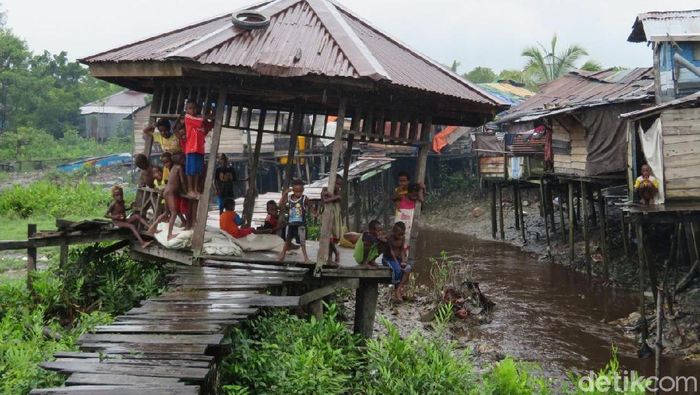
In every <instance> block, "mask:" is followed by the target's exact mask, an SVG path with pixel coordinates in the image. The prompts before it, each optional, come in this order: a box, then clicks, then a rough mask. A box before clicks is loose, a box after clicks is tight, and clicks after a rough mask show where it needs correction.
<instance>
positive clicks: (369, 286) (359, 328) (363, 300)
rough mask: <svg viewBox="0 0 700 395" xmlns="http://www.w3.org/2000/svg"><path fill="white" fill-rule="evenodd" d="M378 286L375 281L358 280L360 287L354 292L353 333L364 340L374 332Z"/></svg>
mask: <svg viewBox="0 0 700 395" xmlns="http://www.w3.org/2000/svg"><path fill="white" fill-rule="evenodd" d="M378 296H379V284H378V283H377V282H376V281H372V280H367V279H360V287H359V288H357V291H355V325H354V332H355V334H358V335H360V336H362V337H363V338H365V339H369V338H371V337H372V333H373V332H374V315H375V313H376V311H377V298H378Z"/></svg>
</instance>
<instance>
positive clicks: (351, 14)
mask: <svg viewBox="0 0 700 395" xmlns="http://www.w3.org/2000/svg"><path fill="white" fill-rule="evenodd" d="M327 1H328V2H329V3H331V4H333V5H334V6H335V7H336V8H337V9H338V10H339V11H340V12H343V13H345V14H346V15H347V16H349V17H350V18H353V19H355V20H357V21H358V22H360V23H362V24H363V25H365V26H366V27H367V28H368V29H370V30H373V31H375V32H376V33H379V34H381V35H382V36H384V38H386V39H387V40H389V41H391V42H393V43H394V44H396V45H398V46H399V47H401V48H402V49H404V50H406V51H408V52H410V53H412V54H413V55H415V56H417V57H418V58H420V59H422V60H423V61H425V62H426V63H428V64H430V65H431V66H433V67H434V68H436V69H437V70H439V71H441V72H442V73H444V74H445V75H447V76H448V77H450V78H452V79H453V80H455V81H457V82H459V83H460V84H462V85H464V86H466V87H467V88H469V89H472V90H473V91H474V92H475V93H476V94H478V95H481V96H483V97H484V98H486V99H488V100H491V101H493V102H495V103H497V104H501V105H507V103H504V102H502V101H501V100H500V99H498V98H496V97H494V96H492V95H490V94H489V93H488V92H485V91H484V90H483V89H481V88H480V87H478V86H476V84H473V83H471V82H469V81H467V80H465V79H464V78H462V76H460V75H458V74H457V73H454V72H452V70H449V69H448V68H446V67H445V66H443V65H442V64H440V63H439V62H437V61H435V60H433V59H431V58H430V57H429V56H427V55H424V54H422V53H420V52H418V51H416V50H415V49H413V48H411V47H409V46H408V45H406V44H404V43H403V42H402V41H401V40H398V39H396V38H394V37H393V36H392V35H390V34H388V33H386V32H384V31H382V30H380V29H379V28H377V27H376V26H374V25H372V24H371V23H369V22H368V21H366V20H365V19H364V18H362V17H360V16H359V15H357V14H355V13H354V12H352V11H351V10H350V9H348V8H347V7H345V6H343V5H341V4H340V3H338V2H337V1H335V0H327Z"/></svg>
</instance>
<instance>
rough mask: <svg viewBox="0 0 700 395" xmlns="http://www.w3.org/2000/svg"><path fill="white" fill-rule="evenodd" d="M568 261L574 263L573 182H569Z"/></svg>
mask: <svg viewBox="0 0 700 395" xmlns="http://www.w3.org/2000/svg"><path fill="white" fill-rule="evenodd" d="M568 206H569V207H568V209H569V263H571V264H573V263H574V258H575V257H574V252H575V251H574V183H573V182H569V204H568Z"/></svg>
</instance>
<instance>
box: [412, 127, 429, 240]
mask: <svg viewBox="0 0 700 395" xmlns="http://www.w3.org/2000/svg"><path fill="white" fill-rule="evenodd" d="M421 126H422V128H421V142H422V145H421V146H420V150H419V151H418V163H417V165H416V182H417V183H419V184H420V183H424V182H425V174H426V170H427V165H428V154H429V153H430V138H431V137H430V132H431V130H432V128H433V125H432V119H431V118H427V119H425V120H423V123H422V125H421ZM422 206H423V205H422V204H421V203H420V202H418V203H417V204H416V210H415V211H414V214H413V222H414V223H415V221H416V218H418V217H420V214H421V209H422ZM413 229H415V227H413Z"/></svg>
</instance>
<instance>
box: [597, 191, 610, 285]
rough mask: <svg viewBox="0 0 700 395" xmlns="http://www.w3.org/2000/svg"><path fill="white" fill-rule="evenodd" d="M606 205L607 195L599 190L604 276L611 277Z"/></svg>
mask: <svg viewBox="0 0 700 395" xmlns="http://www.w3.org/2000/svg"><path fill="white" fill-rule="evenodd" d="M606 209H607V208H606V207H605V196H603V190H602V189H599V190H598V213H599V215H600V245H601V250H602V252H603V277H604V278H605V279H608V278H609V277H610V267H609V265H610V261H609V257H608V229H607V228H608V219H607V213H606Z"/></svg>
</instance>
